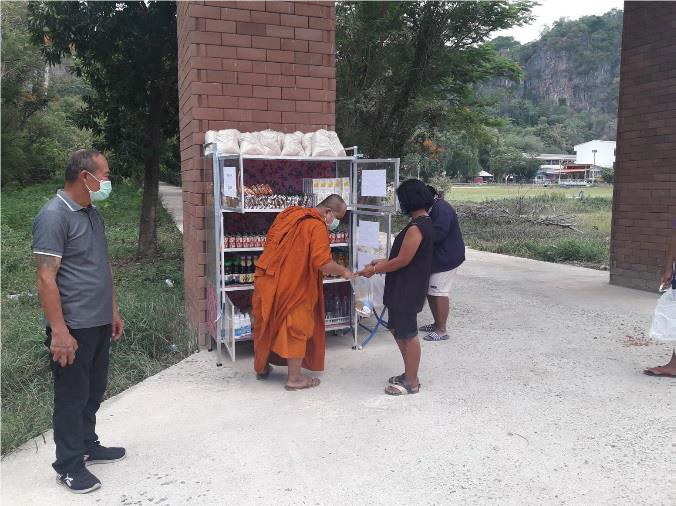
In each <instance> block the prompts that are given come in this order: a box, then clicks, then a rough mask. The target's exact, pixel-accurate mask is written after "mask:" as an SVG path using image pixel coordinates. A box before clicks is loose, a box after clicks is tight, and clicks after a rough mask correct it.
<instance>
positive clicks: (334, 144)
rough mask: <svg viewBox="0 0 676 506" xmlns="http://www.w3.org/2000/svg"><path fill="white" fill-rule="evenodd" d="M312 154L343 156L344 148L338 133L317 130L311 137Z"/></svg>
mask: <svg viewBox="0 0 676 506" xmlns="http://www.w3.org/2000/svg"><path fill="white" fill-rule="evenodd" d="M312 156H345V149H344V148H343V145H342V144H341V143H340V140H339V139H338V134H337V133H336V132H333V131H328V130H323V129H322V130H317V131H316V132H315V134H314V136H313V137H312Z"/></svg>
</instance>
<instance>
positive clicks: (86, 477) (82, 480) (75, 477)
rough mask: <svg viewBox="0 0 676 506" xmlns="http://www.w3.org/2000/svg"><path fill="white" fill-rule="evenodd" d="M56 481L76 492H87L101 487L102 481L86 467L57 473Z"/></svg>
mask: <svg viewBox="0 0 676 506" xmlns="http://www.w3.org/2000/svg"><path fill="white" fill-rule="evenodd" d="M56 482H57V483H59V484H60V485H63V486H64V487H66V488H67V489H68V490H70V491H71V492H73V493H74V494H86V493H88V492H92V491H93V490H96V489H97V488H101V482H100V481H99V479H98V478H97V477H96V476H94V475H93V474H92V473H90V472H89V471H87V469H85V468H84V467H83V468H82V469H80V470H78V471H75V472H73V473H64V474H58V473H57V475H56Z"/></svg>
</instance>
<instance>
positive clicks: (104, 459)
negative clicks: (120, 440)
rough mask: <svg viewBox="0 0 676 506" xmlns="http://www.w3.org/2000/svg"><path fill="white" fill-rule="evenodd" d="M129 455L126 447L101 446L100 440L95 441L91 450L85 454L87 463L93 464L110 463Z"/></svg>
mask: <svg viewBox="0 0 676 506" xmlns="http://www.w3.org/2000/svg"><path fill="white" fill-rule="evenodd" d="M126 455H127V451H126V450H125V449H124V448H115V447H112V448H106V447H105V446H101V443H99V442H98V441H97V442H96V443H94V444H93V445H92V446H91V447H90V448H89V450H87V452H86V453H85V454H84V463H85V465H87V466H88V465H92V464H110V463H111V462H117V461H118V460H122V459H123V458H124V457H125V456H126Z"/></svg>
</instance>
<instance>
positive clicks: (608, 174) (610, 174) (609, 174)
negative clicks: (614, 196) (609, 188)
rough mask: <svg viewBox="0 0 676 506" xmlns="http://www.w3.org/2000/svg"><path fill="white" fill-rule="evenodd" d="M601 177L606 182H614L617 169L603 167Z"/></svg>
mask: <svg viewBox="0 0 676 506" xmlns="http://www.w3.org/2000/svg"><path fill="white" fill-rule="evenodd" d="M601 178H602V179H603V182H604V183H608V184H613V183H614V182H615V170H614V169H612V168H607V167H603V168H602V169H601Z"/></svg>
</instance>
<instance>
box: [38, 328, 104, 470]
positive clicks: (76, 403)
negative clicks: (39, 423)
mask: <svg viewBox="0 0 676 506" xmlns="http://www.w3.org/2000/svg"><path fill="white" fill-rule="evenodd" d="M69 331H70V334H71V335H72V336H73V337H74V338H75V339H76V340H77V344H78V349H77V352H76V353H75V361H74V362H73V364H72V365H67V366H66V367H61V364H59V363H58V362H54V360H51V359H50V362H51V369H52V377H53V378H54V416H53V426H54V443H55V444H56V461H55V462H54V463H53V464H52V466H53V467H54V469H55V470H56V472H57V473H59V474H63V473H68V472H74V471H76V470H78V469H81V468H82V467H83V466H84V455H85V454H86V453H87V450H88V449H89V448H90V447H91V446H92V445H93V444H94V443H95V442H97V441H98V436H97V435H96V430H95V429H96V412H97V411H98V409H99V406H100V405H101V401H102V400H103V394H104V392H105V391H106V385H107V384H108V362H109V352H110V338H111V335H112V332H113V327H112V325H102V326H100V327H92V328H88V329H69ZM51 336H52V332H51V329H50V328H47V341H46V345H47V347H49V345H50V343H51Z"/></svg>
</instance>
